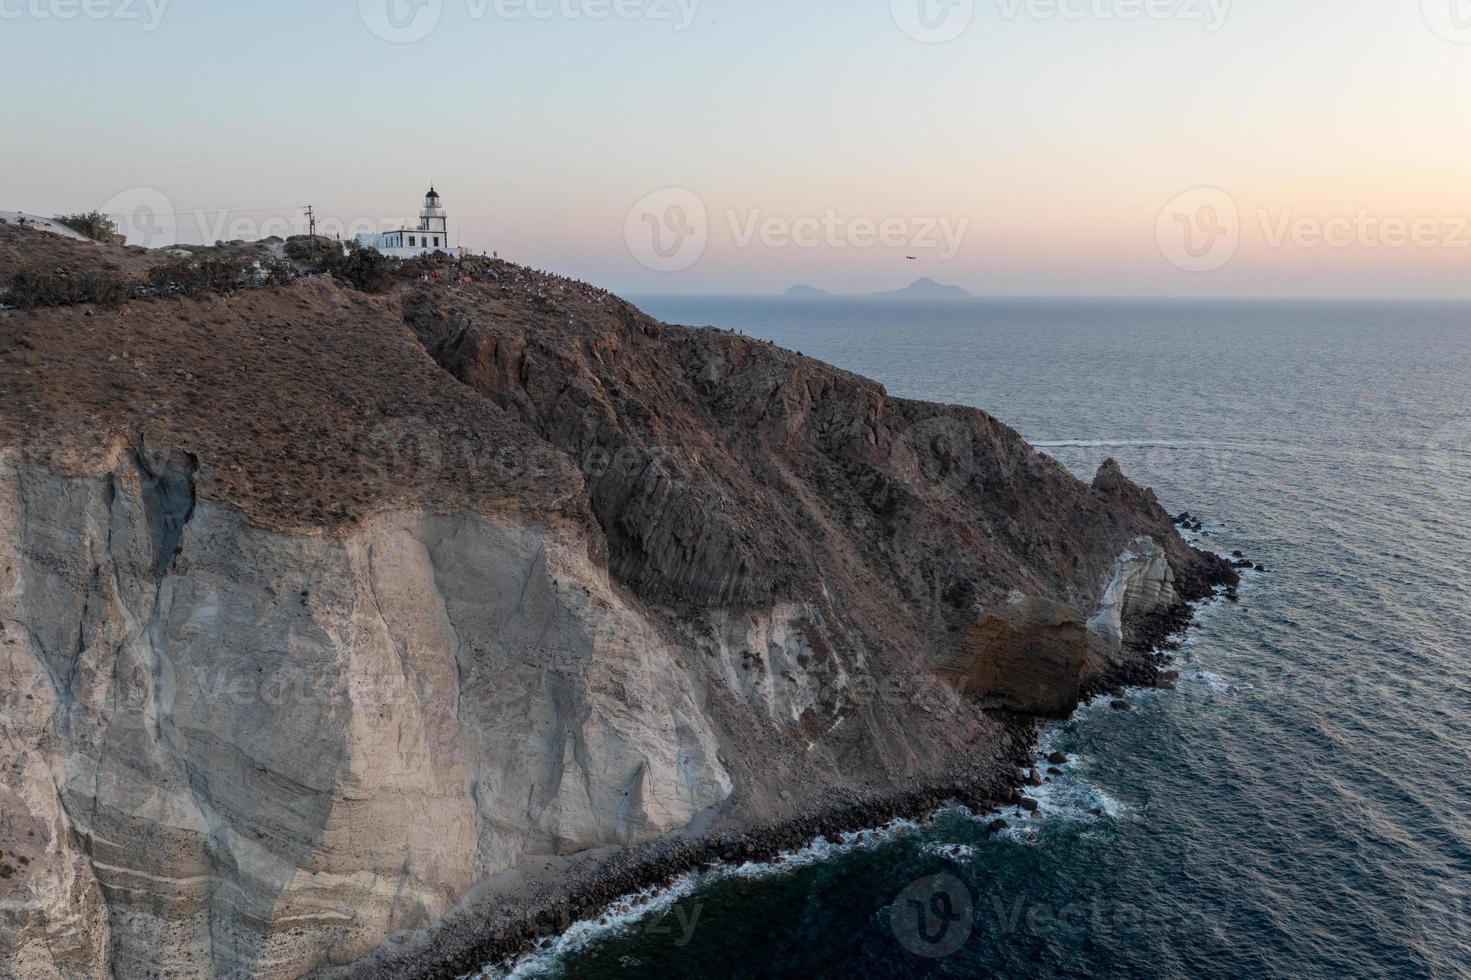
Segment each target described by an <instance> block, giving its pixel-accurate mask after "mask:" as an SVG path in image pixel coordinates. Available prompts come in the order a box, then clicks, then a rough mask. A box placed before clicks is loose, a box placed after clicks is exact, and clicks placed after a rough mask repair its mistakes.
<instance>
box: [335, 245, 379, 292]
mask: <svg viewBox="0 0 1471 980" xmlns="http://www.w3.org/2000/svg"><path fill="white" fill-rule="evenodd" d="M334 274H335V275H337V276H339V277H341V278H342V280H343V281H344V282H346V283H347V284H348V285H349V286H352V287H353V288H354V289H360V290H362V291H363V292H365V293H381V292H382V291H383V290H385V289H387V288H388V284H389V282H390V280H391V278H392V277H391V276H390V274H389V269H388V259H387V258H385V257H384V255H383V253H382V252H380V251H378V250H377V249H376V248H363V247H362V246H360V245H358V244H356V243H353V244H351V245H349V246H348V252H347V256H346V257H345V258H344V259H343V260H342V262H341V263H340V265H339V267H338V268H337V269H336V270H334Z"/></svg>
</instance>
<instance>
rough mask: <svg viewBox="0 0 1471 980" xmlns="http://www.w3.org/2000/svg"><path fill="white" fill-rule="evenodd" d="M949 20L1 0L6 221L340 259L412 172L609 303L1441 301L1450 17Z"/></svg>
mask: <svg viewBox="0 0 1471 980" xmlns="http://www.w3.org/2000/svg"><path fill="white" fill-rule="evenodd" d="M952 2H953V3H955V6H953V7H946V6H945V5H944V4H943V3H941V2H940V0H893V2H892V3H891V2H890V0H801V2H794V0H419V4H420V5H418V6H415V5H414V4H411V3H408V2H406V0H362V2H361V3H359V2H357V0H332V2H315V0H314V2H310V3H304V2H302V0H252V2H250V3H248V4H246V3H232V4H223V3H205V2H203V0H167V2H165V0H85V2H84V0H0V36H3V37H4V38H5V40H6V42H7V43H6V66H7V69H8V71H9V75H10V80H9V83H8V85H7V90H8V93H9V94H8V96H7V97H6V98H5V99H3V100H0V127H3V132H4V133H5V143H6V145H7V147H9V148H10V151H9V152H7V153H6V159H5V163H4V166H3V169H0V210H3V209H11V210H23V211H30V212H36V213H41V214H53V213H57V212H63V211H78V210H87V209H91V208H103V209H105V210H114V211H118V212H119V213H124V212H129V213H136V210H137V208H138V207H140V206H141V207H146V208H149V209H151V211H152V213H154V214H155V215H160V216H162V217H160V218H159V219H158V220H159V221H160V222H161V223H162V226H163V228H165V229H167V230H170V231H172V232H173V233H174V234H173V237H177V239H178V240H180V241H186V242H188V241H195V242H197V241H202V240H205V239H206V238H208V239H210V240H213V239H214V238H216V237H221V238H233V237H259V235H260V234H269V233H272V232H276V233H280V232H281V230H282V228H283V227H284V226H285V224H286V222H287V221H288V220H289V221H291V222H293V223H294V222H297V221H299V219H298V218H297V215H298V213H299V208H300V206H302V205H305V204H308V203H310V204H313V205H315V207H316V209H317V211H318V213H319V214H320V215H321V216H322V217H323V219H324V220H326V221H327V222H329V225H328V226H329V227H336V226H346V225H348V224H350V223H355V225H356V227H355V230H359V231H361V230H367V226H369V225H371V226H373V227H374V228H375V229H376V228H378V227H380V226H383V225H385V223H387V222H390V221H391V220H393V219H398V218H405V217H409V216H411V215H412V214H413V213H414V212H415V211H416V210H417V207H418V206H419V204H420V203H421V200H422V196H423V193H424V191H425V189H426V188H427V186H428V184H429V182H430V181H431V180H433V181H434V183H435V184H436V185H437V187H438V189H439V190H440V192H441V193H442V194H443V195H444V203H445V206H446V208H447V209H448V212H449V215H450V227H451V229H459V234H460V235H461V236H462V240H463V243H464V244H465V245H466V246H468V247H470V248H473V249H476V250H480V249H486V250H492V249H493V250H497V251H499V253H500V254H501V255H502V256H503V257H508V258H512V259H515V260H517V261H521V262H525V263H528V264H531V265H535V266H539V267H544V268H549V269H553V270H556V271H559V272H564V273H567V274H570V275H574V276H579V277H581V278H585V279H588V280H593V281H596V282H598V283H600V284H605V285H608V286H610V287H612V288H615V289H618V290H620V291H625V292H632V293H648V292H681V293H682V292H729V293H766V292H778V291H780V290H782V289H785V288H786V287H787V286H788V285H790V284H792V283H795V282H803V283H810V284H812V285H816V286H821V287H825V288H828V289H832V290H834V291H868V290H874V289H887V288H895V287H897V286H900V285H903V284H904V283H906V282H908V281H909V280H911V279H914V278H916V277H917V276H920V275H928V276H931V277H933V278H935V279H937V280H940V281H943V282H952V283H957V284H959V285H962V286H965V287H966V288H968V289H970V290H972V291H973V292H976V293H981V294H1011V295H1018V294H1019V295H1044V294H1067V295H1200V296H1407V297H1422V296H1423V297H1466V296H1471V227H1468V217H1471V125H1468V121H1471V120H1468V115H1471V110H1468V108H1467V93H1468V92H1471V43H1467V42H1471V3H1467V2H1465V0H1424V2H1422V0H1235V2H1234V3H1231V2H1228V0H1056V2H1048V0H1033V2H1030V3H1029V2H1025V0H977V2H975V3H974V4H971V3H970V2H969V0H952ZM390 3H391V4H394V5H395V9H392V10H391V9H389V7H388V5H389V4H390ZM926 5H928V10H927V11H926V10H925V9H924V8H925V7H926ZM972 7H973V9H971V8H972ZM395 14H396V16H390V15H395ZM68 15H69V16H68ZM1462 25H1464V26H1462ZM419 34H423V35H424V36H422V37H418V36H417V35H419ZM950 35H954V36H953V37H952V36H950ZM946 38H948V39H946ZM243 75H248V77H249V78H250V82H249V84H241V83H240V78H241V77H242V76H243ZM1201 189H1209V190H1201ZM1182 195H1183V196H1182ZM160 202H166V204H163V203H160ZM1172 202H1173V203H1172ZM165 208H166V209H165ZM197 210H203V211H204V212H206V213H205V214H204V215H202V216H201V215H197V214H195V213H194V212H195V211H197ZM272 218H275V219H276V221H275V223H274V224H268V221H269V219H272ZM947 229H948V237H947V233H946V230H947ZM292 230H294V229H292ZM655 235H658V236H660V238H659V240H658V242H657V244H658V246H659V247H658V248H657V249H652V250H651V248H650V246H651V244H653V243H656V241H655V238H654V236H655ZM1185 236H1189V239H1190V240H1189V241H1185ZM1238 239H1239V241H1238ZM153 244H161V243H160V242H153ZM1233 247H1234V251H1233ZM908 255H914V256H916V259H917V260H916V261H908V260H906V258H905V257H906V256H908ZM1182 266H1183V267H1182ZM662 268H668V269H669V270H670V271H660V270H661V269H662Z"/></svg>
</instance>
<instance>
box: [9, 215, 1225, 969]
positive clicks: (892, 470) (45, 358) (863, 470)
mask: <svg viewBox="0 0 1471 980" xmlns="http://www.w3.org/2000/svg"><path fill="white" fill-rule="evenodd" d="M38 243H40V244H38ZM38 253H39V254H40V255H41V256H42V257H43V258H45V259H49V260H50V261H51V264H55V265H65V266H68V267H71V268H83V267H87V266H97V267H104V266H109V265H110V266H112V267H114V268H115V269H117V270H122V271H124V272H136V271H137V270H138V269H140V268H147V267H149V266H150V264H153V263H157V262H162V261H163V258H162V257H158V256H155V255H154V254H153V253H143V252H140V251H138V250H126V251H124V250H122V249H113V248H109V247H104V246H90V245H86V244H83V243H71V242H68V243H64V244H63V243H60V242H59V241H56V242H52V241H49V240H47V239H46V238H45V236H42V235H40V234H39V233H37V232H29V231H20V230H18V229H14V228H9V227H4V226H0V273H6V272H8V271H9V270H10V269H11V268H13V267H14V266H15V265H17V264H18V263H20V262H22V261H25V262H34V261H36V256H37V254H38ZM0 391H3V393H4V397H3V400H0V975H3V976H7V977H17V978H27V980H32V978H53V977H67V978H92V977H109V976H116V977H130V978H131V977H148V976H158V977H211V976H225V977H242V978H245V977H250V978H256V977H262V978H284V977H298V976H302V975H305V974H308V973H312V972H313V971H320V972H321V973H323V974H324V975H326V974H334V973H335V974H336V975H344V976H350V975H382V976H397V975H444V974H447V973H448V974H453V973H454V972H455V971H456V970H462V969H464V968H466V964H467V963H470V962H473V960H474V959H475V957H477V956H484V955H489V954H490V953H491V952H495V951H497V950H503V949H504V948H509V947H508V946H507V945H506V944H507V943H509V944H512V945H513V944H514V942H515V941H518V940H519V939H523V938H525V937H527V936H530V935H535V934H537V932H539V931H543V932H544V931H545V930H546V928H548V926H547V924H546V922H545V921H537V920H536V919H535V916H529V915H528V911H527V910H528V909H533V910H534V909H535V908H536V906H537V901H538V896H551V895H555V896H558V897H559V898H558V900H559V901H561V902H562V903H563V904H562V906H561V908H563V909H564V910H565V909H571V910H572V911H573V913H574V914H575V913H585V912H588V911H595V910H596V905H597V901H598V900H600V899H606V898H609V897H612V896H613V895H614V894H616V892H617V889H618V888H619V887H620V886H621V885H627V884H633V883H636V881H637V880H638V878H639V876H641V875H647V874H648V873H649V869H650V868H657V867H658V866H659V864H658V862H659V861H661V860H662V861H664V862H665V865H664V866H665V867H666V868H668V867H673V866H674V865H677V864H678V863H679V862H685V863H688V862H690V861H698V860H703V859H705V857H707V856H708V855H709V847H710V846H713V847H714V848H715V850H716V851H717V852H718V851H720V850H721V849H726V850H730V849H734V850H733V853H736V854H739V853H743V851H742V849H743V848H749V847H750V846H751V845H750V844H749V843H742V842H743V841H744V842H750V841H753V840H757V841H759V840H760V839H761V838H760V834H761V832H762V829H763V828H783V830H782V833H785V834H788V835H790V834H792V833H797V834H801V833H806V832H815V831H818V830H824V829H830V828H831V827H833V826H835V823H834V821H839V822H841V821H843V820H849V821H851V820H861V819H865V818H866V816H872V815H883V814H890V813H893V812H896V810H897V809H900V808H904V807H911V808H912V807H914V806H918V805H923V804H926V803H931V802H934V801H937V800H938V799H941V798H943V795H944V794H947V793H954V794H959V795H961V796H965V795H967V793H971V792H972V791H973V793H974V798H975V799H977V800H982V799H985V798H986V794H987V793H990V792H994V791H995V789H996V787H998V786H1002V787H1004V786H1005V785H1007V784H1008V781H1009V780H1011V779H1012V778H1013V776H1014V770H1015V765H1016V761H1017V757H1018V751H1019V750H1022V749H1023V748H1024V746H1023V745H1021V744H1020V743H1021V741H1023V736H1021V735H1019V734H1018V732H1019V731H1020V729H1019V728H1018V724H1019V722H1018V719H1017V713H1021V714H1025V715H1038V716H1056V715H1063V714H1066V713H1067V712H1068V711H1070V710H1071V709H1072V708H1073V707H1074V706H1075V705H1076V704H1077V702H1078V699H1079V698H1080V697H1083V696H1086V695H1087V694H1089V693H1093V692H1096V691H1099V690H1106V689H1110V688H1111V687H1116V686H1117V685H1119V684H1123V683H1149V682H1150V680H1151V678H1152V676H1153V672H1154V666H1153V660H1152V657H1151V654H1150V653H1149V651H1150V648H1151V646H1152V644H1153V643H1154V642H1155V641H1157V640H1158V639H1159V638H1160V636H1161V635H1162V633H1163V632H1164V631H1165V630H1166V629H1168V628H1169V627H1170V626H1171V625H1178V622H1179V618H1180V616H1181V614H1182V608H1183V604H1184V603H1186V602H1188V601H1190V600H1194V599H1198V598H1201V597H1202V596H1204V595H1206V594H1208V592H1209V591H1210V589H1211V587H1212V585H1213V584H1215V583H1218V582H1221V581H1226V580H1229V579H1230V578H1231V577H1232V573H1231V572H1230V570H1229V568H1226V567H1225V566H1224V564H1223V563H1222V562H1220V561H1219V560H1218V559H1216V558H1215V557H1214V556H1207V555H1204V554H1202V553H1200V552H1198V551H1195V550H1194V549H1192V548H1190V547H1189V546H1188V545H1187V544H1186V543H1185V542H1184V541H1183V540H1182V539H1181V538H1180V537H1179V536H1178V535H1177V534H1176V532H1175V529H1174V527H1173V525H1172V523H1171V521H1170V518H1169V517H1168V516H1167V515H1166V513H1165V512H1164V510H1163V509H1162V508H1161V507H1160V505H1159V503H1158V502H1157V501H1156V500H1155V498H1154V495H1153V494H1152V493H1150V492H1149V491H1147V490H1144V489H1141V488H1139V487H1137V486H1135V485H1134V484H1133V483H1131V482H1129V481H1128V479H1127V478H1126V477H1124V475H1123V474H1122V473H1121V472H1119V470H1118V468H1117V467H1116V466H1114V465H1112V464H1109V465H1106V466H1105V467H1104V468H1103V470H1101V471H1100V472H1099V474H1098V476H1097V478H1096V479H1095V480H1094V481H1093V482H1092V483H1091V484H1087V483H1083V482H1080V481H1078V480H1077V479H1075V478H1074V477H1073V476H1072V475H1070V474H1069V473H1068V472H1067V471H1066V470H1065V469H1064V468H1063V467H1062V466H1060V465H1059V464H1058V463H1057V462H1055V461H1054V460H1052V459H1050V458H1049V457H1047V456H1045V455H1043V454H1041V453H1039V452H1037V451H1035V450H1034V449H1032V448H1031V447H1030V446H1028V445H1027V444H1026V443H1025V442H1024V441H1023V440H1022V439H1021V438H1020V437H1019V436H1018V435H1017V434H1016V433H1015V432H1013V431H1012V430H1010V429H1008V428H1007V427H1006V426H1004V425H1002V424H1001V423H999V422H998V421H996V420H995V419H993V418H991V417H990V416H988V415H986V414H985V413H983V412H981V411H977V410H974V409H967V408H957V407H953V406H943V405H934V404H926V403H921V402H914V401H907V400H904V399H898V398H893V397H891V396H889V395H888V393H887V392H886V391H885V390H884V388H883V387H882V386H881V385H879V384H877V383H875V382H873V381H870V380H867V379H864V378H860V377H857V376H855V375H852V374H849V373H846V372H844V371H841V370H838V369H836V368H834V367H831V366H829V365H826V364H822V363H820V362H818V361H815V360H812V359H810V358H806V357H803V356H801V355H798V354H795V353H792V352H790V351H786V350H782V349H780V348H778V347H775V346H772V345H770V344H767V343H763V342H761V341H758V340H754V339H751V338H749V337H745V336H742V335H739V334H735V333H729V332H722V331H719V330H713V329H693V328H686V327H677V326H670V325H666V324H662V323H659V322H656V321H655V320H653V319H651V318H649V317H648V316H645V315H644V314H642V313H641V312H639V311H638V310H637V309H635V308H634V307H632V306H631V305H629V304H627V303H625V302H623V301H622V300H620V299H618V298H616V297H614V296H612V295H610V294H608V293H605V292H603V291H601V290H598V289H595V288H592V287H589V286H586V285H585V284H582V283H578V282H574V281H571V280H567V279H562V278H558V277H555V276H551V275H547V274H544V273H538V272H534V271H532V270H528V269H524V268H520V267H517V266H513V265H510V264H507V263H503V262H498V261H476V262H473V263H467V264H466V266H464V267H462V268H458V269H454V268H450V267H448V266H445V267H442V268H439V269H437V270H436V271H435V274H434V275H432V276H431V277H430V278H429V280H428V281H424V280H423V279H422V278H420V277H417V276H416V277H414V278H408V279H403V280H399V281H396V282H395V284H394V285H393V286H392V288H390V289H389V290H388V291H387V292H385V293H382V294H374V295H370V294H366V293H362V292H357V291H355V290H352V289H350V288H348V287H347V286H345V285H344V284H342V283H340V282H337V281H335V280H333V279H332V278H330V277H320V278H313V279H306V280H301V281H297V282H294V283H291V284H285V285H278V286H266V287H261V288H254V289H247V290H243V291H240V292H237V293H233V294H231V295H206V296H202V297H197V298H179V297H176V298H159V299H151V300H138V301H133V302H130V303H127V304H126V305H124V306H123V307H121V308H119V309H112V310H108V309H101V308H96V307H91V306H73V307H66V308H59V309H43V310H34V311H18V310H11V311H5V312H0ZM771 839H775V838H771ZM710 842H715V844H714V845H710ZM702 848H705V850H702ZM670 855H674V857H672V858H671V857H670ZM716 856H718V853H717V854H716ZM640 862H642V863H640ZM671 862H672V863H671ZM609 868H615V869H620V870H619V873H618V875H613V876H611V877H610V876H609V874H608V873H607V869H609ZM477 903H479V904H477ZM446 923H449V924H451V925H453V929H451V928H448V927H447V926H446ZM477 929H484V930H489V931H488V932H486V934H485V935H480V934H478V933H477V932H476V930H477ZM497 930H499V931H497ZM390 938H391V939H392V940H393V942H391V943H389V944H388V945H386V946H385V945H383V944H384V942H385V940H388V939H390ZM498 944H500V945H498Z"/></svg>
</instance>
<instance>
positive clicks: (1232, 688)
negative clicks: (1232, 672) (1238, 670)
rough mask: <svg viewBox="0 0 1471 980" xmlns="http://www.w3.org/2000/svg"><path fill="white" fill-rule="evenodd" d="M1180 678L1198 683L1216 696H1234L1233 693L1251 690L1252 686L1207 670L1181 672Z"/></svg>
mask: <svg viewBox="0 0 1471 980" xmlns="http://www.w3.org/2000/svg"><path fill="white" fill-rule="evenodd" d="M1181 678H1182V679H1184V680H1188V681H1192V682H1194V683H1196V684H1198V685H1200V686H1201V687H1202V688H1204V689H1205V690H1206V691H1207V692H1208V693H1210V694H1214V695H1216V696H1218V697H1219V696H1232V697H1234V696H1235V695H1237V694H1240V693H1241V692H1242V691H1249V690H1251V689H1252V686H1253V685H1251V684H1244V683H1238V682H1236V681H1232V680H1228V679H1227V678H1225V677H1222V676H1221V675H1220V674H1217V673H1215V672H1213V671H1209V670H1197V671H1193V672H1191V673H1188V674H1182V675H1181Z"/></svg>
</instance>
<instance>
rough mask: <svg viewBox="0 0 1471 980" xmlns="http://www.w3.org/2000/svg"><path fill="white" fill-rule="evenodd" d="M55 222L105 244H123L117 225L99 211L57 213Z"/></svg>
mask: <svg viewBox="0 0 1471 980" xmlns="http://www.w3.org/2000/svg"><path fill="white" fill-rule="evenodd" d="M56 223H57V224H62V225H66V226H67V227H68V228H70V229H71V230H72V231H75V232H80V233H81V234H83V235H86V236H87V237H88V238H92V239H95V240H96V241H99V242H102V243H104V244H107V245H121V244H123V236H122V235H121V234H119V233H118V230H117V225H116V224H115V223H114V222H113V220H112V219H111V218H110V217H108V216H107V215H105V214H103V213H102V212H101V211H87V212H85V213H83V214H58V215H57V216H56Z"/></svg>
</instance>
